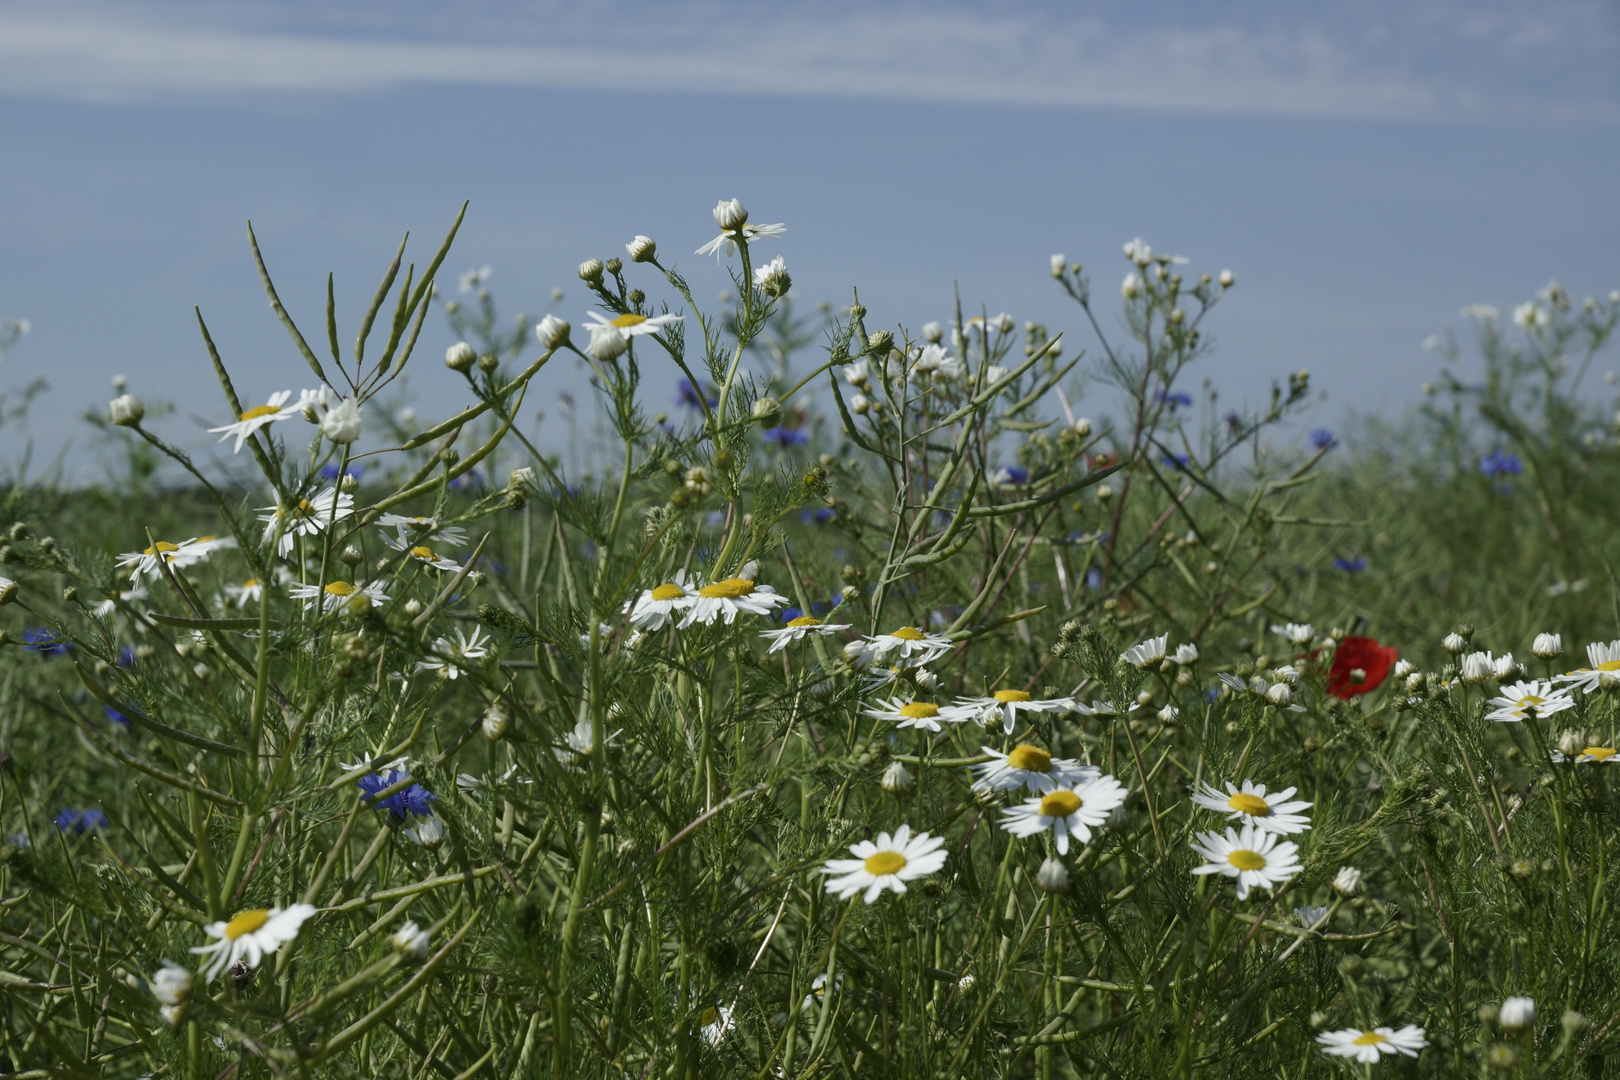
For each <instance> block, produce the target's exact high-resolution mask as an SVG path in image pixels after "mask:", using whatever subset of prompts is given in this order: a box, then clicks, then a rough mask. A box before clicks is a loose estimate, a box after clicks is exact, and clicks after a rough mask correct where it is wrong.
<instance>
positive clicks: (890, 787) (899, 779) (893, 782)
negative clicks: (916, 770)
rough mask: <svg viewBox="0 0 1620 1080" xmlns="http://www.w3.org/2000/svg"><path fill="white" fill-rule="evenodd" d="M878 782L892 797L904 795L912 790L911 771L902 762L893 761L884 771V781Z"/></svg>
mask: <svg viewBox="0 0 1620 1080" xmlns="http://www.w3.org/2000/svg"><path fill="white" fill-rule="evenodd" d="M878 782H879V783H880V784H882V785H883V790H884V791H887V792H888V793H889V794H890V795H903V794H905V793H906V792H908V791H910V790H911V783H912V781H911V770H909V769H907V768H906V766H905V763H904V762H902V761H891V762H889V767H888V768H887V769H884V770H883V779H882V780H880V781H878Z"/></svg>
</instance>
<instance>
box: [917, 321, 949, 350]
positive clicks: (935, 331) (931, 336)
mask: <svg viewBox="0 0 1620 1080" xmlns="http://www.w3.org/2000/svg"><path fill="white" fill-rule="evenodd" d="M922 335H923V340H924V341H926V342H928V344H930V345H938V344H939V343H940V342H941V341H943V340H945V331H944V330H943V329H941V328H940V325H939V323H937V322H925V323H923V329H922Z"/></svg>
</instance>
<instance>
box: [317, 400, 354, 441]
mask: <svg viewBox="0 0 1620 1080" xmlns="http://www.w3.org/2000/svg"><path fill="white" fill-rule="evenodd" d="M360 423H361V416H360V403H359V402H358V401H356V400H355V399H354V398H352V397H346V398H344V399H343V400H342V401H340V402H338V403H337V404H336V405H334V406H333V407H332V408H331V409H328V410H327V413H326V415H325V416H323V417H321V434H322V435H325V436H326V437H327V438H328V439H330V440H331V441H332V442H335V443H339V444H342V445H347V444H349V443H352V442H354V441H355V440H356V439H358V438H359V437H360Z"/></svg>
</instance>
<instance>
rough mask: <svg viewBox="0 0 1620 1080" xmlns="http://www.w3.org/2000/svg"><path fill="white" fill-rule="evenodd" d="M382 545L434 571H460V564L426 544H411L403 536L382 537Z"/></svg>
mask: <svg viewBox="0 0 1620 1080" xmlns="http://www.w3.org/2000/svg"><path fill="white" fill-rule="evenodd" d="M383 543H385V544H387V545H388V546H389V547H391V548H393V549H394V550H395V551H403V552H404V553H405V554H406V556H408V557H409V558H410V560H411V561H412V562H415V563H420V564H421V565H423V566H431V567H432V568H433V569H435V570H460V569H461V564H460V563H458V562H456V560H454V559H450V558H446V557H445V556H443V555H440V554H439V553H438V552H436V551H434V550H433V549H432V548H430V547H428V546H427V545H426V544H414V545H413V544H412V543H411V542H410V541H409V540H407V539H406V538H405V537H404V536H403V535H399V534H396V535H394V536H385V537H383Z"/></svg>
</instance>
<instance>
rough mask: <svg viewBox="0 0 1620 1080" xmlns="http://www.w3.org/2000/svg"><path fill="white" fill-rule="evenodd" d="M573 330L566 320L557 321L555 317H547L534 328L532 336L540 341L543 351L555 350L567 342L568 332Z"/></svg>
mask: <svg viewBox="0 0 1620 1080" xmlns="http://www.w3.org/2000/svg"><path fill="white" fill-rule="evenodd" d="M571 329H573V328H572V327H571V326H569V324H568V320H567V319H559V318H557V316H555V315H547V316H546V317H545V318H543V319H541V320H540V321H539V322H538V323H536V324H535V327H534V336H535V337H537V338H539V339H540V347H541V348H543V349H555V348H557V347H558V346H560V345H565V344H567V342H568V331H569V330H571Z"/></svg>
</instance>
